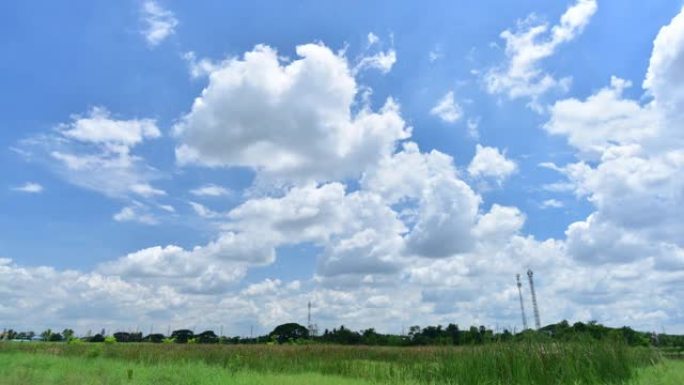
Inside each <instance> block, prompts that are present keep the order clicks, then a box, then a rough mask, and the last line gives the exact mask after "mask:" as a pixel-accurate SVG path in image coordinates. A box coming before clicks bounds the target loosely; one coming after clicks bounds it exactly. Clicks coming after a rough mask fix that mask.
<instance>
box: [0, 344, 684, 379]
mask: <svg viewBox="0 0 684 385" xmlns="http://www.w3.org/2000/svg"><path fill="white" fill-rule="evenodd" d="M682 376H684V365H682V361H671V360H668V361H663V360H662V359H661V356H660V354H659V353H658V352H657V351H655V350H653V349H649V348H631V347H627V346H624V345H620V344H610V343H588V342H587V343H508V344H492V345H485V346H472V347H414V348H392V347H364V346H336V345H317V344H316V345H303V346H291V345H290V346H288V345H281V346H277V345H275V346H273V345H193V344H190V345H179V344H121V343H120V344H75V345H71V344H66V343H11V342H7V343H2V344H0V383H1V384H158V383H159V384H161V383H163V384H264V385H267V384H312V385H313V384H320V385H333V384H340V385H344V384H350V385H352V384H407V385H408V384H412V385H413V384H435V385H436V384H459V385H468V384H488V385H498V384H506V385H508V384H511V385H513V384H520V385H523V384H524V385H533V384H539V385H550V384H573V385H578V384H639V385H641V384H663V385H674V384H682V383H684V381H683V380H682ZM646 379H648V380H649V381H650V382H643V381H645V380H646ZM658 381H660V382H658Z"/></svg>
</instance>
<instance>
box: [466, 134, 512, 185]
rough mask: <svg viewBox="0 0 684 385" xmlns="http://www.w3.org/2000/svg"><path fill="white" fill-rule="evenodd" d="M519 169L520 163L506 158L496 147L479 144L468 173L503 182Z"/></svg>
mask: <svg viewBox="0 0 684 385" xmlns="http://www.w3.org/2000/svg"><path fill="white" fill-rule="evenodd" d="M517 171H518V165H517V164H516V163H515V162H514V161H512V160H510V159H508V158H506V155H505V154H504V153H502V152H501V151H500V150H499V149H498V148H496V147H484V146H482V145H479V144H478V145H477V146H476V150H475V156H474V157H473V159H472V160H471V161H470V164H469V165H468V174H470V176H473V177H484V178H492V179H494V180H495V181H496V182H497V183H499V184H500V183H501V182H503V181H504V180H506V179H507V178H508V177H509V176H511V175H512V174H514V173H515V172H517Z"/></svg>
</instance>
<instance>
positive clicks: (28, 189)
mask: <svg viewBox="0 0 684 385" xmlns="http://www.w3.org/2000/svg"><path fill="white" fill-rule="evenodd" d="M12 190H14V191H20V192H25V193H29V194H38V193H41V192H43V186H41V185H40V184H38V183H34V182H26V183H25V184H24V185H22V186H17V187H12Z"/></svg>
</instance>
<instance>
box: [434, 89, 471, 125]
mask: <svg viewBox="0 0 684 385" xmlns="http://www.w3.org/2000/svg"><path fill="white" fill-rule="evenodd" d="M430 115H434V116H437V117H439V118H440V119H442V121H444V122H447V123H455V122H457V121H458V120H459V119H461V117H462V116H463V109H462V108H461V106H460V105H459V104H458V103H456V101H455V100H454V92H453V91H449V92H447V93H446V95H444V96H443V97H442V98H441V99H439V101H437V104H436V105H435V106H434V107H432V109H431V110H430Z"/></svg>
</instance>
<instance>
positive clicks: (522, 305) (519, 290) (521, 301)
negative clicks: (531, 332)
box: [515, 274, 527, 330]
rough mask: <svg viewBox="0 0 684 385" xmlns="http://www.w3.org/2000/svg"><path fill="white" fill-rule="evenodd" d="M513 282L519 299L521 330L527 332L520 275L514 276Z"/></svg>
mask: <svg viewBox="0 0 684 385" xmlns="http://www.w3.org/2000/svg"><path fill="white" fill-rule="evenodd" d="M515 280H516V281H517V282H518V297H520V312H521V313H522V321H523V330H527V316H526V315H525V305H524V304H523V296H522V283H520V274H516V275H515Z"/></svg>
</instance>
